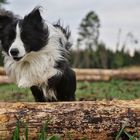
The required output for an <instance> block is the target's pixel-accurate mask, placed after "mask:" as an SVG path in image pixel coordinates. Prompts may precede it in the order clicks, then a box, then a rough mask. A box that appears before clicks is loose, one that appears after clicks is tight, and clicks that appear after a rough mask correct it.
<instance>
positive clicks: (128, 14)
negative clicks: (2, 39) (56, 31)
mask: <svg viewBox="0 0 140 140" xmlns="http://www.w3.org/2000/svg"><path fill="white" fill-rule="evenodd" d="M8 2H9V4H8V5H5V6H4V7H5V8H6V9H9V10H12V11H13V12H14V13H16V14H19V15H21V16H24V15H25V14H27V13H28V12H30V11H31V10H32V9H33V8H34V7H35V6H37V5H41V6H43V8H44V17H45V19H47V20H48V21H50V22H54V21H56V20H58V19H61V20H62V22H63V23H64V25H69V26H70V28H71V30H72V35H73V38H74V39H75V38H76V37H77V32H78V30H77V29H78V26H79V24H80V22H81V20H82V18H83V17H84V16H85V15H86V14H87V12H89V11H90V10H94V11H95V12H96V13H97V14H98V16H99V18H100V22H101V28H100V40H101V41H103V42H104V43H105V44H106V45H107V46H108V47H109V48H112V49H115V47H116V42H117V34H118V30H119V29H121V35H120V38H121V42H123V41H124V40H125V37H126V34H127V33H128V32H132V33H133V35H134V36H135V38H136V39H137V40H138V41H139V42H140V0H8ZM128 48H129V49H130V50H131V51H132V50H133V49H134V48H138V49H140V43H138V44H137V45H131V44H130V43H128Z"/></svg>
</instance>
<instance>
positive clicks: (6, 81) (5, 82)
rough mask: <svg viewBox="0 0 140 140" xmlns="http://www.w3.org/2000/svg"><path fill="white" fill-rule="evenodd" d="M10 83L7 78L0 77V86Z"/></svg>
mask: <svg viewBox="0 0 140 140" xmlns="http://www.w3.org/2000/svg"><path fill="white" fill-rule="evenodd" d="M10 83H12V81H11V80H10V79H9V78H8V76H4V75H3V76H1V75H0V84H10Z"/></svg>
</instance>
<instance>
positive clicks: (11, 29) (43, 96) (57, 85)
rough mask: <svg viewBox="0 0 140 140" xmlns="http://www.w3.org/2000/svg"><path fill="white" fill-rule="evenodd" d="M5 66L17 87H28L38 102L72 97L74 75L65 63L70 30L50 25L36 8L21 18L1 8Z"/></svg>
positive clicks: (0, 34)
mask: <svg viewBox="0 0 140 140" xmlns="http://www.w3.org/2000/svg"><path fill="white" fill-rule="evenodd" d="M0 40H1V46H2V50H3V55H4V68H5V70H6V73H7V75H8V76H9V77H10V79H11V80H12V81H13V82H15V83H16V84H17V85H18V87H25V88H26V87H29V88H30V89H31V91H32V94H33V96H34V98H35V101H37V102H45V101H73V100H75V90H76V78H75V73H74V71H73V70H72V69H71V68H70V66H69V64H68V59H67V57H68V53H69V48H70V47H71V42H70V31H69V29H68V28H63V27H62V26H61V25H60V22H58V23H56V24H54V25H53V24H50V23H49V22H46V21H45V20H44V19H43V18H42V16H41V14H40V8H35V9H33V11H31V12H30V13H29V14H28V15H26V16H25V17H24V18H23V19H21V18H19V17H18V16H15V15H14V14H13V13H12V12H10V11H6V10H3V9H2V10H0Z"/></svg>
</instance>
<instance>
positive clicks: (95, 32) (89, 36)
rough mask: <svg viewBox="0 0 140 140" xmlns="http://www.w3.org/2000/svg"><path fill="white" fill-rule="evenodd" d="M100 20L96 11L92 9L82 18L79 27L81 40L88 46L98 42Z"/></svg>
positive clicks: (90, 46)
mask: <svg viewBox="0 0 140 140" xmlns="http://www.w3.org/2000/svg"><path fill="white" fill-rule="evenodd" d="M99 27H100V20H99V18H98V15H97V14H96V13H95V12H94V11H90V12H89V13H88V14H87V15H86V16H85V18H84V19H83V20H82V22H81V24H80V27H79V40H80V41H81V42H82V43H83V44H82V45H85V47H86V48H92V47H94V46H96V45H97V44H98V38H99Z"/></svg>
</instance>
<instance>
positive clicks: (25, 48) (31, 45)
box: [0, 8, 49, 60]
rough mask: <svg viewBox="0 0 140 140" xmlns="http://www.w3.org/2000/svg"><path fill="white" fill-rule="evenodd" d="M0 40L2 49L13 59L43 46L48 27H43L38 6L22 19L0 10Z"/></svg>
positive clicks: (46, 37)
mask: <svg viewBox="0 0 140 140" xmlns="http://www.w3.org/2000/svg"><path fill="white" fill-rule="evenodd" d="M0 34H1V35H0V40H1V45H2V48H3V50H4V51H5V52H6V53H7V54H8V55H9V56H11V57H12V58H13V59H15V60H20V59H21V58H22V57H24V55H25V54H27V53H29V52H30V51H38V50H40V49H41V48H42V47H44V46H45V45H46V43H47V39H48V35H49V32H48V29H47V28H44V24H43V19H42V17H41V15H40V11H39V9H38V8H36V9H34V10H33V11H32V12H31V13H29V14H28V15H27V16H25V17H24V18H23V19H20V18H18V17H17V16H15V15H13V14H12V13H11V12H9V11H4V10H3V11H1V12H0Z"/></svg>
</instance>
